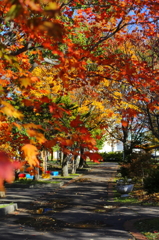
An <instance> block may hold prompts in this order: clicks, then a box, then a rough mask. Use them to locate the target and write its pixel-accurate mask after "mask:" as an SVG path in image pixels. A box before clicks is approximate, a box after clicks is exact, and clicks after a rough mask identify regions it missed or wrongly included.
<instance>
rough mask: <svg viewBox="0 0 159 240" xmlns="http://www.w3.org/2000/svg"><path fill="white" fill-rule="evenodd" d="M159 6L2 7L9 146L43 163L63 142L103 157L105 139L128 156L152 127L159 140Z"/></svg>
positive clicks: (2, 85)
mask: <svg viewBox="0 0 159 240" xmlns="http://www.w3.org/2000/svg"><path fill="white" fill-rule="evenodd" d="M158 8H159V5H158V0H156V1H154V0H153V1H152V0H144V1H143V0H134V1H130V0H124V1H123V0H108V1H104V0H92V1H89V0H88V1H83V0H68V1H63V0H59V1H51V0H37V1H34V0H27V1H19V0H14V1H7V0H3V1H1V6H0V30H1V34H0V41H1V42H0V56H1V60H0V104H1V105H0V131H1V134H0V138H1V149H2V150H4V149H5V151H6V152H8V153H9V154H10V155H11V156H12V157H13V158H14V157H17V153H21V152H23V155H24V158H25V160H26V161H27V162H28V163H29V164H30V165H31V166H37V165H38V159H37V155H38V153H39V151H42V150H47V151H51V149H52V148H53V147H54V146H56V145H58V146H59V147H60V149H61V151H62V152H63V153H64V156H67V155H69V154H70V153H71V154H73V155H74V156H75V157H76V156H77V155H79V154H80V157H81V159H86V158H87V157H89V158H90V159H92V160H99V159H100V155H98V154H97V146H98V144H97V142H98V143H99V142H100V141H103V140H102V139H103V136H104V135H105V134H106V132H108V133H109V135H110V136H112V137H113V138H114V137H115V138H118V140H120V141H123V143H124V152H125V153H127V152H129V151H131V149H132V148H133V147H134V146H136V144H137V143H138V142H139V139H140V140H141V135H143V133H144V132H146V131H147V130H150V131H151V133H152V134H153V135H154V136H155V137H156V138H157V139H159V131H158V129H159V128H158V127H159V126H158V123H159V119H158V116H159V115H158V112H159V101H158V91H159V84H158V76H159V74H158V73H159V70H158V53H159V52H158V30H159V29H158V20H159V17H158ZM121 132H122V136H120V134H121ZM130 133H131V136H133V138H134V140H133V141H131V140H132V139H133V138H131V140H130ZM3 156H4V154H2V157H1V161H2V162H3V163H4V165H3V167H4V166H5V162H6V168H7V169H12V168H13V165H11V164H10V163H12V161H9V160H8V159H9V157H7V158H4V157H3ZM6 159H7V161H6ZM64 159H67V158H66V157H65V158H64ZM81 163H82V160H81ZM9 175H10V178H9V179H12V177H13V175H12V174H10V173H9ZM0 178H1V179H2V182H3V180H6V179H8V178H6V175H4V174H3V173H1V174H0Z"/></svg>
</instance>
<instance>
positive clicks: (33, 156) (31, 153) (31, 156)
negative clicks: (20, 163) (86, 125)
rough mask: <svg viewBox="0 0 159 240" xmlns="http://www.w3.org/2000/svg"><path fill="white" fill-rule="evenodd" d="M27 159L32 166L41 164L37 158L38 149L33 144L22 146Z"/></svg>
mask: <svg viewBox="0 0 159 240" xmlns="http://www.w3.org/2000/svg"><path fill="white" fill-rule="evenodd" d="M21 149H22V151H23V153H24V157H25V160H26V161H27V162H28V163H29V164H30V166H39V161H38V159H37V155H38V153H39V152H38V149H37V148H36V147H35V146H34V145H32V144H26V145H24V146H23V147H22V148H21Z"/></svg>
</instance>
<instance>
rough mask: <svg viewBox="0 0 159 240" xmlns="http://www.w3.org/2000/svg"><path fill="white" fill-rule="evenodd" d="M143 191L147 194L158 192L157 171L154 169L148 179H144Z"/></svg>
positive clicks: (158, 178)
mask: <svg viewBox="0 0 159 240" xmlns="http://www.w3.org/2000/svg"><path fill="white" fill-rule="evenodd" d="M144 190H145V191H146V192H147V193H148V194H151V193H158V192H159V169H154V170H153V171H152V173H151V174H150V175H149V176H148V177H146V178H144Z"/></svg>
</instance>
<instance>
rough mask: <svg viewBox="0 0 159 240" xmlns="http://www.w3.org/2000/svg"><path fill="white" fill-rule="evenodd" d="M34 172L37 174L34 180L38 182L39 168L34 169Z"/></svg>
mask: <svg viewBox="0 0 159 240" xmlns="http://www.w3.org/2000/svg"><path fill="white" fill-rule="evenodd" d="M35 171H36V172H37V174H35V176H34V180H35V181H38V180H39V167H35Z"/></svg>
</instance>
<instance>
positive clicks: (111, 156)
mask: <svg viewBox="0 0 159 240" xmlns="http://www.w3.org/2000/svg"><path fill="white" fill-rule="evenodd" d="M100 155H101V156H102V157H103V161H104V162H121V161H122V158H123V153H122V152H109V153H106V152H103V153H100Z"/></svg>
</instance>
